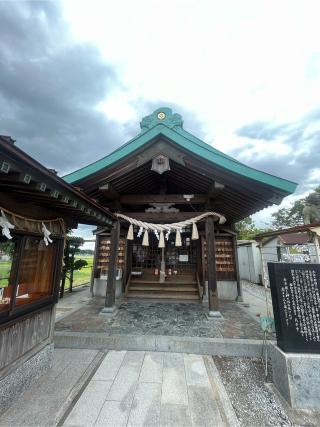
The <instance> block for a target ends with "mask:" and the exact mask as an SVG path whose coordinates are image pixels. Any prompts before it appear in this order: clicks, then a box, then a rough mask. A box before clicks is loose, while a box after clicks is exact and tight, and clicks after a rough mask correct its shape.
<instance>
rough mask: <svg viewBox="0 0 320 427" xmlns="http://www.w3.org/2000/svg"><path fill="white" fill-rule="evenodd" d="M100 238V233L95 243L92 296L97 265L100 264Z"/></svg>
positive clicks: (91, 282) (91, 283)
mask: <svg viewBox="0 0 320 427" xmlns="http://www.w3.org/2000/svg"><path fill="white" fill-rule="evenodd" d="M99 239H100V237H99V235H96V241H95V244H94V255H93V265H92V270H91V280H90V293H91V296H93V286H94V279H95V278H96V270H97V265H98V249H99V246H100V240H99Z"/></svg>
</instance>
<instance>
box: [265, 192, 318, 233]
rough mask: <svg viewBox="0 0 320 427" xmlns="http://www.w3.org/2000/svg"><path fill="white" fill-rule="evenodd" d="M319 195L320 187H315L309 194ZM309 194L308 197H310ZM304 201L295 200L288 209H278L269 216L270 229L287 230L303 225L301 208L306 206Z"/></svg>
mask: <svg viewBox="0 0 320 427" xmlns="http://www.w3.org/2000/svg"><path fill="white" fill-rule="evenodd" d="M313 193H320V186H318V187H316V188H315V189H314V190H313V191H312V192H311V193H310V194H313ZM310 194H309V196H310ZM306 199H307V198H305V199H299V200H296V201H295V202H294V203H292V204H291V206H289V207H288V208H281V209H278V210H277V211H276V212H274V213H273V214H271V216H272V218H273V221H272V228H274V229H278V228H289V227H295V226H297V225H302V224H303V213H302V211H303V208H304V207H305V206H306Z"/></svg>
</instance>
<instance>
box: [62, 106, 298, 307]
mask: <svg viewBox="0 0 320 427" xmlns="http://www.w3.org/2000/svg"><path fill="white" fill-rule="evenodd" d="M140 127H141V132H140V133H139V134H138V135H137V136H136V137H134V138H133V139H131V140H130V141H129V142H127V143H126V144H124V145H122V146H121V147H120V148H118V149H117V150H115V151H113V152H112V153H111V154H109V155H107V156H106V157H104V158H102V159H100V160H97V161H96V162H94V163H92V164H89V165H88V166H85V167H84V168H82V169H79V170H77V171H75V172H73V173H71V174H69V175H67V176H65V177H64V179H65V181H67V182H68V183H70V184H73V185H74V186H76V187H78V188H80V189H81V190H82V192H84V193H86V195H88V196H90V197H92V198H93V199H95V200H96V201H98V203H99V204H100V205H101V206H102V207H106V208H109V209H110V210H111V212H112V213H113V214H114V215H115V216H116V217H117V218H118V221H116V222H115V223H114V225H113V227H112V229H111V228H110V227H108V226H102V227H100V228H98V229H97V231H96V236H97V238H96V249H95V262H94V274H93V283H92V290H93V293H94V294H95V295H101V296H106V306H107V307H110V308H112V307H113V306H114V302H115V296H116V295H117V296H120V295H125V296H126V297H127V298H152V299H155V298H157V299H166V300H179V301H181V300H188V301H201V300H202V299H203V298H208V299H209V308H210V310H217V309H218V303H219V299H226V300H241V298H242V295H241V287H240V279H239V271H238V261H237V253H236V251H237V247H236V233H235V223H236V222H238V221H240V220H242V219H243V218H245V217H247V216H249V215H252V214H254V213H255V212H257V211H259V210H261V209H263V208H266V207H268V206H271V205H273V204H280V203H281V201H282V199H283V198H284V197H285V196H287V195H289V194H292V193H293V192H294V191H295V189H296V183H294V182H291V181H288V180H286V179H283V178H279V177H276V176H273V175H270V174H268V173H265V172H262V171H259V170H256V169H253V168H251V167H248V166H246V165H244V164H243V163H240V162H239V161H237V160H236V159H234V158H232V157H230V156H228V155H226V154H224V153H222V152H221V151H218V150H217V149H215V148H214V147H212V146H211V145H209V144H206V143H205V142H203V141H201V140H200V139H199V138H197V137H196V136H194V135H192V134H190V133H189V132H188V131H186V130H185V129H184V128H183V120H182V117H181V116H180V115H179V114H175V113H172V111H171V109H170V108H159V109H158V110H156V111H154V112H153V113H152V114H151V115H149V116H147V117H144V118H143V119H142V121H141V123H140Z"/></svg>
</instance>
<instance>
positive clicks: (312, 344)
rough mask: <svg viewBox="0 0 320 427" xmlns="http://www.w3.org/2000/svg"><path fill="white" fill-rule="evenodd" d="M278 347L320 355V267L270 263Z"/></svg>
mask: <svg viewBox="0 0 320 427" xmlns="http://www.w3.org/2000/svg"><path fill="white" fill-rule="evenodd" d="M268 270H269V280H270V287H271V296H272V304H273V312H274V320H275V327H276V334H277V344H278V346H279V347H280V348H281V349H282V350H283V351H286V352H294V353H298V352H299V353H320V265H319V264H303V263H294V264H289V263H288V264H287V263H276V262H275V263H273V262H272V263H268Z"/></svg>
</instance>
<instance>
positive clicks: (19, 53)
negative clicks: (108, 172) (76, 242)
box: [0, 1, 129, 173]
mask: <svg viewBox="0 0 320 427" xmlns="http://www.w3.org/2000/svg"><path fill="white" fill-rule="evenodd" d="M0 16H1V18H0V19H1V23H0V133H2V134H8V135H11V136H12V137H13V138H14V139H16V140H17V145H19V146H20V147H21V148H22V149H24V150H25V151H27V152H28V153H29V154H30V155H32V156H34V157H35V158H36V159H38V160H40V161H41V162H43V163H44V164H45V165H46V166H48V167H54V168H55V169H57V170H58V171H59V172H61V173H66V172H68V171H72V170H74V169H76V168H78V167H81V166H83V165H85V164H88V163H90V162H93V161H95V160H96V159H98V158H100V157H103V156H105V155H106V154H107V153H108V152H110V151H111V150H112V149H114V148H116V147H117V146H119V145H120V144H121V143H123V142H124V140H123V137H124V135H125V134H126V132H128V131H129V129H122V128H121V127H120V126H117V125H116V124H115V123H114V122H112V121H110V120H108V118H107V117H106V116H105V114H103V113H101V112H99V111H97V110H96V109H95V107H96V105H97V104H98V103H99V102H100V101H102V100H104V99H105V97H106V95H107V94H109V93H112V91H113V90H114V89H115V88H119V87H121V84H120V82H119V81H118V80H117V76H116V72H115V70H114V69H113V68H112V67H111V66H110V65H108V64H107V63H106V62H105V61H104V60H103V59H102V58H101V56H100V54H99V52H98V51H97V50H96V49H95V48H94V47H93V46H91V45H89V44H76V43H75V42H72V41H71V38H70V36H69V33H68V29H67V26H66V24H65V23H64V21H63V19H62V17H61V14H60V10H59V5H58V3H55V2H48V1H43V2H42V1H36V2H34V1H31V2H0Z"/></svg>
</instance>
